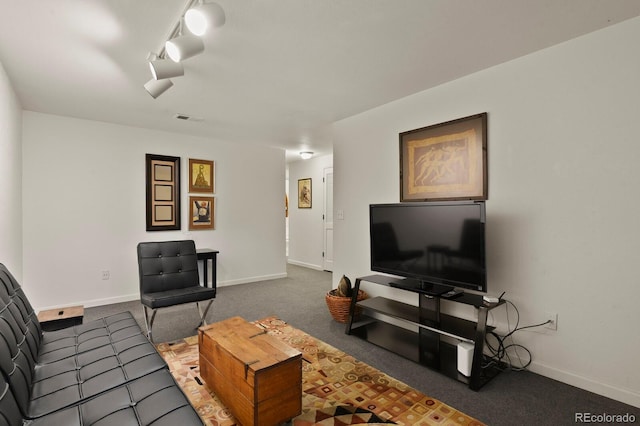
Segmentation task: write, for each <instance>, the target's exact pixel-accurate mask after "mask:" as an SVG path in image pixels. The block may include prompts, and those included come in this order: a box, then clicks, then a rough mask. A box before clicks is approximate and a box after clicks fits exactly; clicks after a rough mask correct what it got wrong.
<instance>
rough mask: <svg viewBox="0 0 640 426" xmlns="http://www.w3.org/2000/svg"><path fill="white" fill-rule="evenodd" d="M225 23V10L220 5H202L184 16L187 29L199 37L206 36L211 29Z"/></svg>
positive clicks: (188, 11)
mask: <svg viewBox="0 0 640 426" xmlns="http://www.w3.org/2000/svg"><path fill="white" fill-rule="evenodd" d="M225 21H226V16H225V14H224V10H223V9H222V7H221V6H220V5H219V4H218V3H200V4H199V5H198V6H194V7H192V8H191V9H189V10H187V13H185V14H184V23H185V25H186V26H187V29H188V30H189V31H191V33H192V34H195V35H197V36H202V35H204V34H205V33H206V32H207V30H208V29H209V28H218V27H221V26H223V25H224V23H225Z"/></svg>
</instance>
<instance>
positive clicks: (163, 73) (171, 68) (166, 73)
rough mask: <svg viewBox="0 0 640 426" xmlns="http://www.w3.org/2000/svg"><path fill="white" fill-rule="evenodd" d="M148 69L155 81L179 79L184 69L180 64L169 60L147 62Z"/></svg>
mask: <svg viewBox="0 0 640 426" xmlns="http://www.w3.org/2000/svg"><path fill="white" fill-rule="evenodd" d="M149 69H150V70H151V75H152V76H153V78H154V79H156V80H163V79H165V78H171V77H180V76H183V75H184V67H183V66H182V64H181V63H180V62H174V61H171V60H169V59H156V60H153V61H149Z"/></svg>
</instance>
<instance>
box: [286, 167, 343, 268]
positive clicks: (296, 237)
mask: <svg viewBox="0 0 640 426" xmlns="http://www.w3.org/2000/svg"><path fill="white" fill-rule="evenodd" d="M332 166H333V155H323V156H321V157H314V158H311V159H309V160H300V161H294V162H291V163H289V263H292V264H295V265H301V266H305V267H308V268H313V269H318V270H322V268H323V262H322V261H323V259H322V250H323V225H324V223H323V220H322V214H323V212H324V184H323V182H322V178H323V171H324V169H325V168H327V167H332ZM306 178H311V186H312V189H311V196H312V200H311V208H310V209H299V208H298V179H306Z"/></svg>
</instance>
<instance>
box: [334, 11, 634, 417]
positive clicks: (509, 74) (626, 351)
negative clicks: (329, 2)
mask: <svg viewBox="0 0 640 426" xmlns="http://www.w3.org/2000/svg"><path fill="white" fill-rule="evenodd" d="M636 40H640V18H636V19H634V20H631V21H627V22H625V23H622V24H619V25H616V26H614V27H610V28H607V29H604V30H602V31H599V32H596V33H592V34H590V35H587V36H584V37H581V38H578V39H575V40H572V41H569V42H567V43H564V44H561V45H558V46H555V47H552V48H549V49H546V50H543V51H540V52H537V53H535V54H532V55H529V56H526V57H523V58H521V59H518V60H514V61H511V62H509V63H506V64H503V65H500V66H496V67H494V68H491V69H488V70H485V71H482V72H479V73H476V74H474V75H471V76H468V77H466V78H462V79H460V80H457V81H453V82H450V83H448V84H444V85H442V86H440V87H437V88H434V89H432V90H428V91H425V92H422V93H418V94H415V95H413V96H410V97H407V98H405V99H401V100H398V101H396V102H393V103H390V104H387V105H384V106H382V107H379V108H376V109H374V110H371V111H368V112H365V113H362V114H359V115H357V116H355V117H352V118H349V119H345V120H342V121H340V122H338V123H335V125H334V129H333V130H334V135H333V137H334V163H335V164H334V167H335V176H336V180H335V197H334V203H335V204H334V205H335V209H341V210H343V211H344V220H342V221H336V224H335V244H336V246H335V259H336V261H335V269H334V277H340V276H341V275H342V274H343V273H344V274H346V275H347V276H349V277H351V278H352V279H353V278H355V277H357V276H362V275H365V274H369V273H370V271H369V237H368V210H367V207H368V204H370V203H381V202H398V201H399V182H398V179H399V178H398V176H399V165H398V164H399V155H398V151H399V147H398V133H400V132H403V131H406V130H411V129H415V128H419V127H423V126H427V125H431V124H436V123H440V122H444V121H448V120H452V119H455V118H460V117H465V116H468V115H472V114H476V113H480V112H485V111H486V112H488V116H489V124H488V130H489V143H488V153H489V159H488V161H489V169H488V170H489V200H488V202H487V230H488V231H487V232H488V243H487V245H488V246H487V250H488V273H489V276H488V287H489V293H491V294H500V293H501V292H502V291H506V297H507V298H508V299H510V300H512V301H513V302H514V303H515V304H516V305H517V306H518V308H519V309H520V313H521V323H520V324H521V325H525V324H534V323H540V322H543V321H544V320H545V317H544V313H545V311H555V312H557V313H558V319H559V321H558V330H557V331H556V332H552V331H523V332H519V333H517V335H516V338H517V341H518V342H519V343H522V344H524V345H525V346H527V347H528V348H529V349H530V350H531V351H532V352H533V356H534V360H533V364H532V367H531V369H532V370H533V371H536V372H539V373H541V374H544V375H546V376H549V377H552V378H556V379H559V380H561V381H564V382H567V383H570V384H574V385H576V386H579V387H582V388H585V389H588V390H591V391H594V392H597V393H600V394H603V395H606V396H609V397H612V398H614V399H618V400H620V401H623V402H626V403H629V404H632V405H635V406H640V375H639V374H637V371H638V367H637V353H638V352H639V351H640V331H639V329H638V327H639V326H640V308H639V305H638V304H639V303H640V279H639V278H638V272H637V267H636V264H637V262H638V254H639V253H640V238H639V237H640V235H639V232H640V227H639V226H638V218H639V217H640V198H639V197H638V189H637V185H638V182H640V167H638V161H639V160H640V144H639V143H638V125H637V123H638V117H639V116H638V113H639V112H640V109H639V107H638V105H639V104H638V102H639V99H640V78H639V76H640V57H639V56H638V55H637V54H633V53H632V52H635V51H636V49H635V46H636ZM354 165H358V166H357V167H355V166H354ZM334 279H335V278H334ZM375 287H376V286H375V285H369V286H368V287H367V290H368V291H369V292H370V293H372V294H374V295H375V294H390V295H391V296H393V297H396V296H397V297H401V298H406V297H405V296H401V295H400V294H399V291H397V290H392V289H389V290H384V291H383V289H381V288H375ZM411 300H413V299H411ZM501 311H502V312H497V313H496V315H495V316H494V318H493V321H494V322H495V323H496V324H497V325H498V326H499V327H500V329H502V330H504V329H505V328H506V321H505V315H504V309H501ZM462 313H463V314H465V315H469V316H473V314H474V313H473V312H462ZM511 318H512V319H513V318H514V317H513V311H512V312H511Z"/></svg>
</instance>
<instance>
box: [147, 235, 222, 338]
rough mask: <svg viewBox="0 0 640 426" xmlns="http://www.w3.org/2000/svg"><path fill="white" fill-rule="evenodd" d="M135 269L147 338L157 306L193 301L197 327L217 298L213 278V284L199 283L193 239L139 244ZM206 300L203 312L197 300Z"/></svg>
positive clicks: (149, 336) (163, 306)
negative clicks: (204, 284)
mask: <svg viewBox="0 0 640 426" xmlns="http://www.w3.org/2000/svg"><path fill="white" fill-rule="evenodd" d="M138 269H139V272H140V301H141V302H142V308H143V311H144V321H145V324H146V325H147V337H148V338H149V340H151V341H153V337H152V336H153V334H152V329H153V321H154V319H155V317H156V312H157V311H156V310H157V309H159V308H166V307H168V306H174V305H181V304H183V303H193V302H195V303H196V305H197V306H198V312H199V313H200V324H199V325H198V326H200V325H203V324H204V323H205V318H206V316H207V312H208V311H209V308H210V307H211V303H212V302H213V299H214V298H215V297H216V283H215V279H214V280H213V284H212V287H207V286H201V285H200V278H199V275H198V259H197V254H196V245H195V243H194V242H193V241H192V240H182V241H161V242H146V243H140V244H138ZM205 301H208V303H207V305H206V307H205V309H204V312H203V311H202V310H201V309H200V302H205ZM149 309H151V312H152V313H151V317H149V313H148V310H149Z"/></svg>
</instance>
